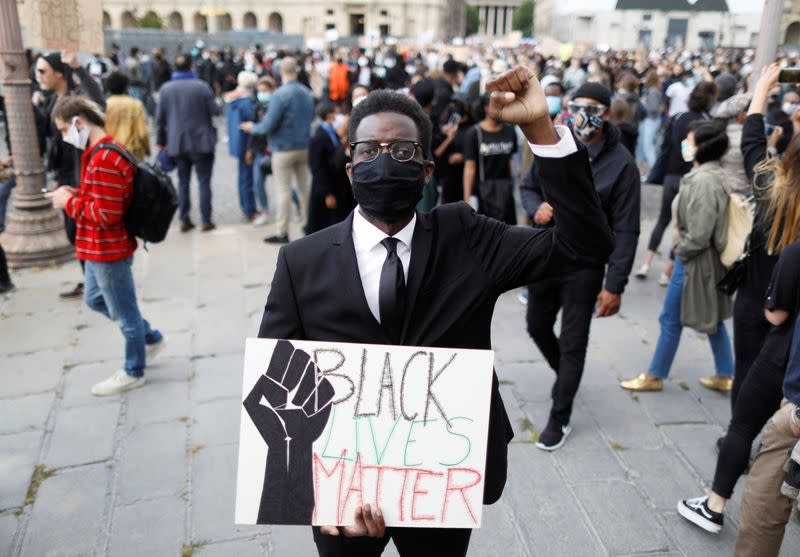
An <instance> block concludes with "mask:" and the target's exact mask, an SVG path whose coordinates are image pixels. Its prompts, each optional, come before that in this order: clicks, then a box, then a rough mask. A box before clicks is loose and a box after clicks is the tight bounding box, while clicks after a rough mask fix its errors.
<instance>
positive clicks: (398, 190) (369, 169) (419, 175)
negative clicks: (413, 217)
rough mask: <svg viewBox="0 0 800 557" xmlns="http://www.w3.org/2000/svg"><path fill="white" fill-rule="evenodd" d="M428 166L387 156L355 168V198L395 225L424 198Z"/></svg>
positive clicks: (359, 164)
mask: <svg viewBox="0 0 800 557" xmlns="http://www.w3.org/2000/svg"><path fill="white" fill-rule="evenodd" d="M424 185H425V167H424V166H423V165H422V164H421V163H419V162H417V161H413V160H412V161H407V162H398V161H396V160H394V159H393V158H392V156H391V155H390V154H389V153H384V154H382V155H380V156H379V157H378V158H376V159H375V160H374V161H370V162H360V163H357V164H355V165H354V166H353V196H354V197H355V198H356V201H357V202H358V204H359V206H361V208H362V209H363V210H364V212H365V213H367V214H368V215H370V216H372V217H375V218H378V219H381V220H385V221H388V222H391V221H393V220H395V219H398V218H400V217H403V216H406V215H408V214H409V213H410V212H411V211H413V210H414V207H416V206H417V203H419V200H420V199H422V188H423V186H424Z"/></svg>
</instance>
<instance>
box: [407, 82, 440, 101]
mask: <svg viewBox="0 0 800 557" xmlns="http://www.w3.org/2000/svg"><path fill="white" fill-rule="evenodd" d="M411 94H412V95H413V96H414V99H416V101H417V102H418V103H419V105H420V106H431V105H433V99H434V98H435V97H436V85H434V83H433V80H432V79H430V78H427V77H426V78H425V79H420V80H419V81H417V82H416V83H415V84H414V85H412V86H411Z"/></svg>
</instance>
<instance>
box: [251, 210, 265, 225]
mask: <svg viewBox="0 0 800 557" xmlns="http://www.w3.org/2000/svg"><path fill="white" fill-rule="evenodd" d="M268 221H269V215H267V213H261V214H260V215H258V216H257V217H256V218H254V219H253V222H252V224H253V226H264V225H265V224H267V222H268Z"/></svg>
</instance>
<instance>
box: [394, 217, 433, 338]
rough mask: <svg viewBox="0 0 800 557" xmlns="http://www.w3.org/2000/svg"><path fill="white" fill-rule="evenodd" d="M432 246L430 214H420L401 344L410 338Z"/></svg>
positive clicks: (412, 252)
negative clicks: (415, 306)
mask: <svg viewBox="0 0 800 557" xmlns="http://www.w3.org/2000/svg"><path fill="white" fill-rule="evenodd" d="M432 246H433V230H432V226H431V218H430V214H428V213H419V212H418V213H417V224H416V226H415V227H414V237H413V238H412V240H411V263H409V266H408V291H407V292H408V298H407V303H406V315H405V319H404V320H403V332H402V334H401V336H400V339H401V342H405V341H406V339H407V338H408V327H409V324H410V322H411V315H412V314H413V312H414V304H415V303H416V301H417V294H419V289H420V287H421V286H422V281H423V279H424V278H425V274H426V271H427V268H428V260H429V259H430V254H431V248H432Z"/></svg>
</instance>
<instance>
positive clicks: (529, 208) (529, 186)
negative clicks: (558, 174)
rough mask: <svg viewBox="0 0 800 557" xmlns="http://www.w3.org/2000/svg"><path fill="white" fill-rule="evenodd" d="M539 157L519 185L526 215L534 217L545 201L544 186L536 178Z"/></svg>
mask: <svg viewBox="0 0 800 557" xmlns="http://www.w3.org/2000/svg"><path fill="white" fill-rule="evenodd" d="M537 160H538V159H534V161H533V164H532V165H531V167H530V169H529V170H528V172H526V173H525V176H524V177H523V178H522V183H521V184H520V187H519V194H520V197H521V198H522V208H523V209H524V210H525V216H527V217H528V218H530V219H532V218H533V215H535V214H536V211H537V210H538V209H539V206H540V205H541V204H542V203H544V196H543V195H542V188H541V187H539V183H538V182H537V180H536V164H537V162H536V161H537Z"/></svg>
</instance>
